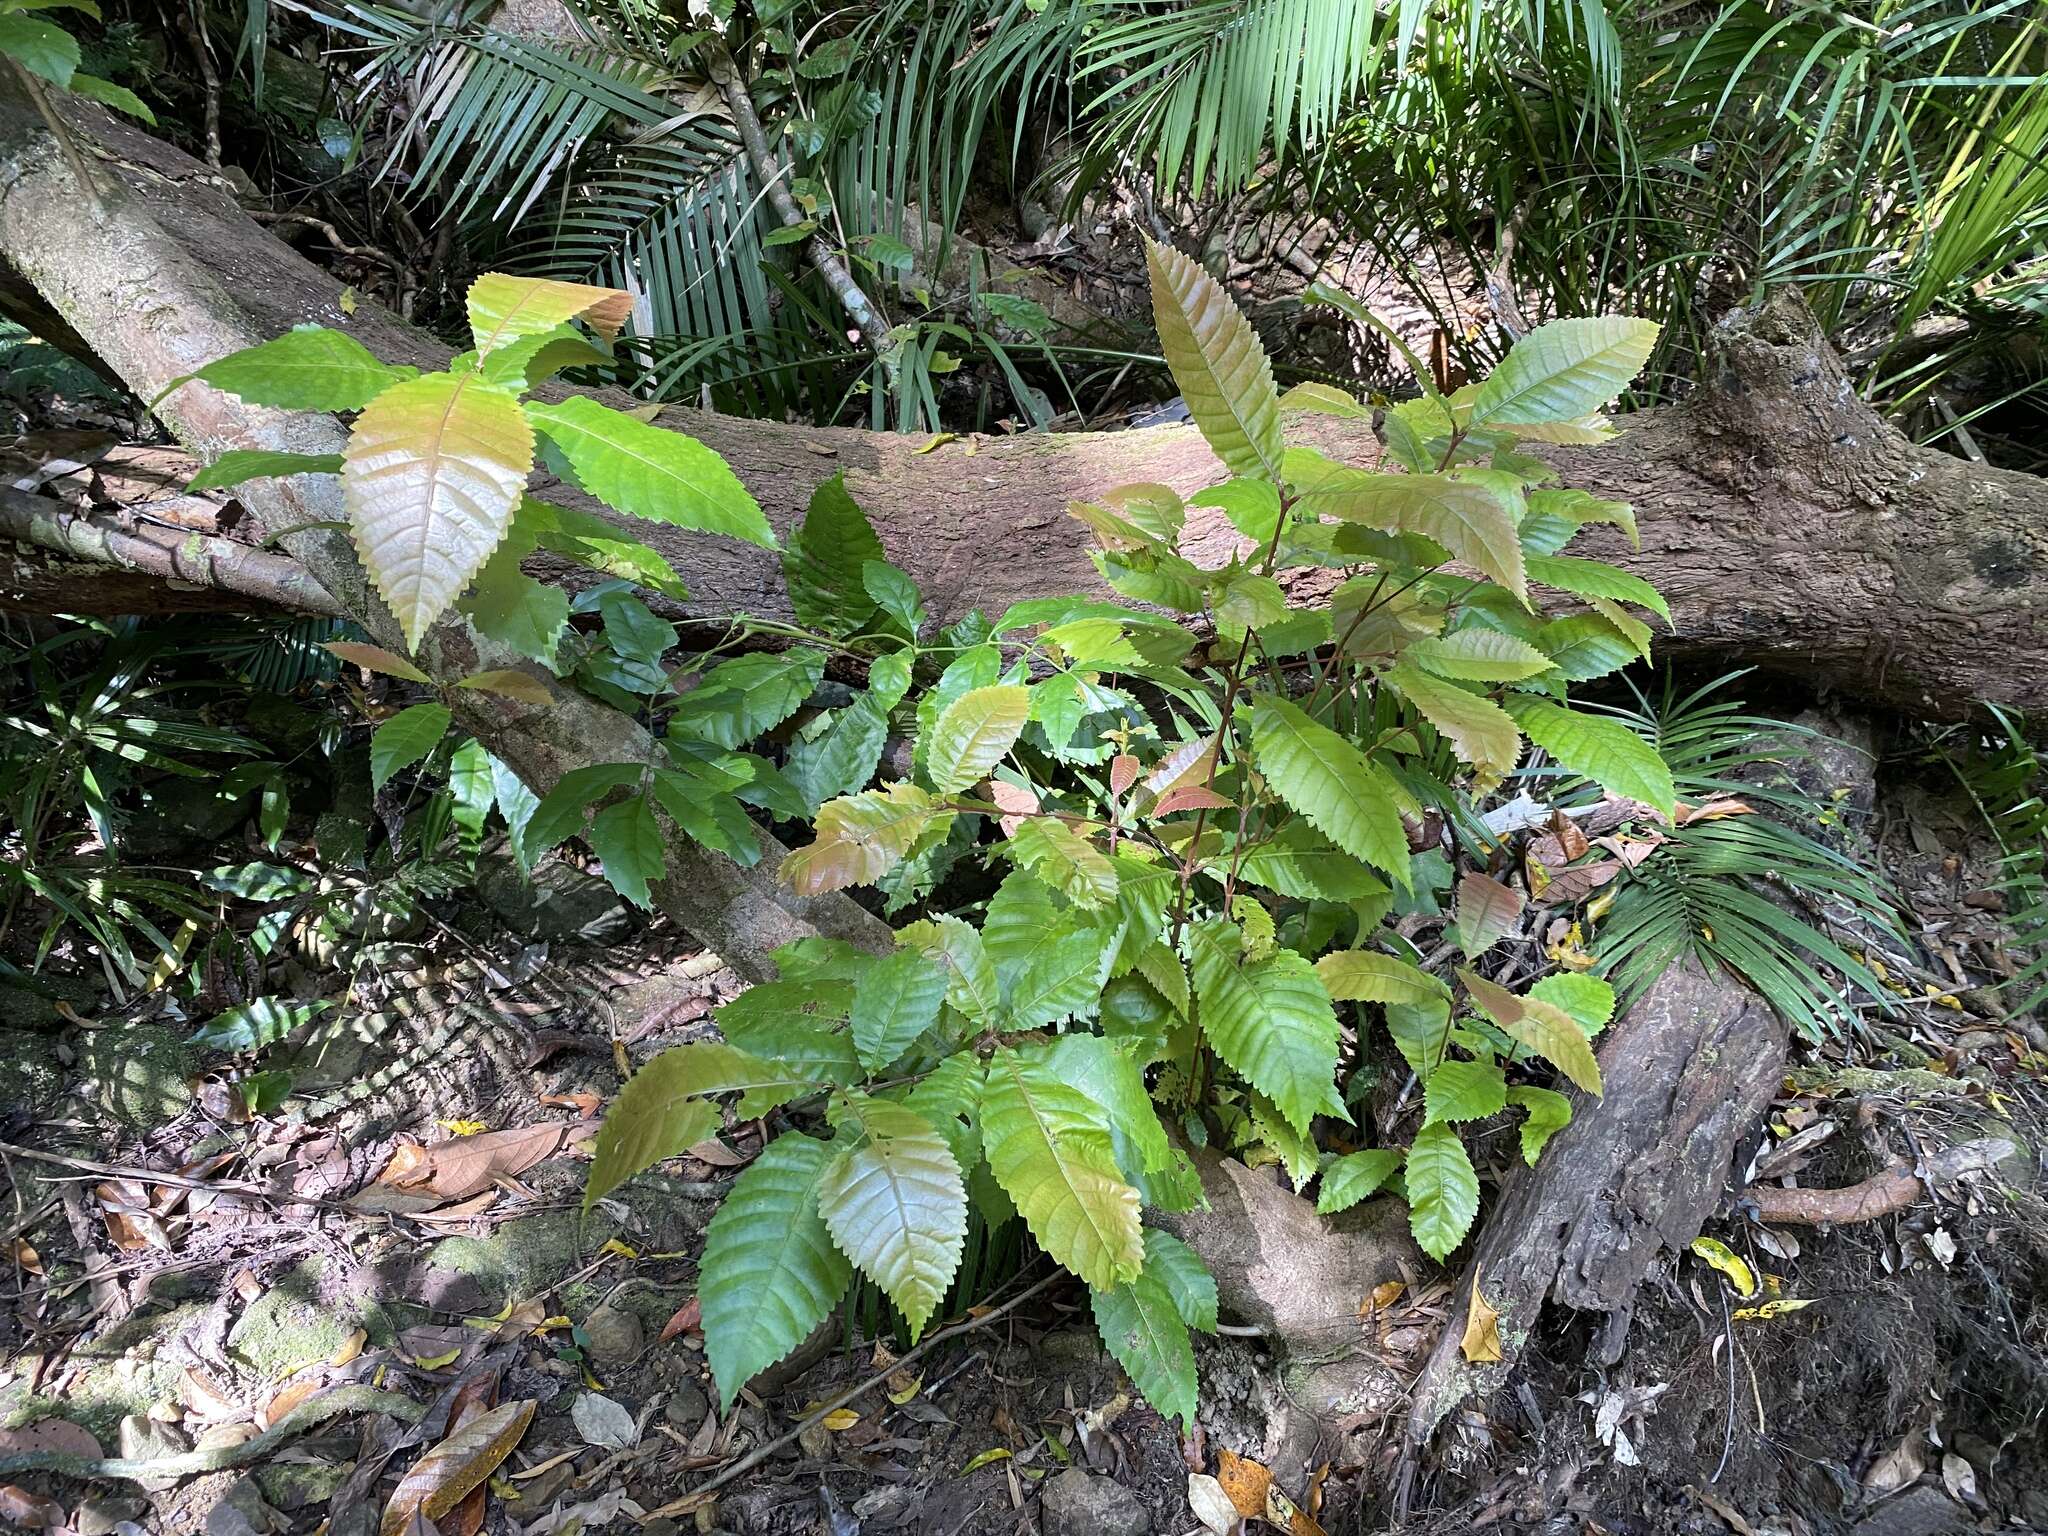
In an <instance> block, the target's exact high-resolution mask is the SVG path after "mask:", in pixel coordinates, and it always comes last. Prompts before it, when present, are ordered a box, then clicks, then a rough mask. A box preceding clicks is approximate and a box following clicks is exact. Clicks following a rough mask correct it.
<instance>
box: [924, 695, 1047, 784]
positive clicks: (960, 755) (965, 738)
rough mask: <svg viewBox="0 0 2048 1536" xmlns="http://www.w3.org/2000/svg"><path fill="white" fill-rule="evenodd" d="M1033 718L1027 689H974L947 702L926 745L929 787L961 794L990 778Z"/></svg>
mask: <svg viewBox="0 0 2048 1536" xmlns="http://www.w3.org/2000/svg"><path fill="white" fill-rule="evenodd" d="M1030 717H1031V695H1030V692H1029V690H1027V689H1025V688H1022V687H1018V686H1016V685H1014V684H999V685H997V686H995V687H992V688H976V689H973V690H971V691H969V692H967V693H964V694H962V695H961V696H960V697H959V698H957V699H955V700H954V701H953V702H952V703H951V704H948V705H947V706H946V707H945V709H944V710H942V711H941V712H940V714H939V718H938V721H937V723H936V724H934V725H933V727H932V735H931V740H930V742H929V743H928V744H927V745H926V747H925V761H926V762H927V764H928V765H929V768H930V772H931V779H932V783H933V785H934V786H935V787H936V788H937V789H938V791H939V793H941V794H948V795H951V794H959V793H961V792H962V791H964V790H968V789H972V788H973V787H974V786H975V785H976V784H977V783H979V782H980V781H981V780H982V779H984V778H986V777H987V776H988V772H989V770H990V769H992V768H994V767H995V765H996V764H997V763H999V762H1001V761H1002V760H1003V758H1004V756H1005V755H1006V754H1007V753H1008V752H1009V750H1010V748H1011V747H1012V746H1014V745H1015V744H1016V741H1017V737H1018V736H1019V735H1020V734H1022V732H1023V730H1024V725H1025V722H1026V721H1027V720H1029V719H1030Z"/></svg>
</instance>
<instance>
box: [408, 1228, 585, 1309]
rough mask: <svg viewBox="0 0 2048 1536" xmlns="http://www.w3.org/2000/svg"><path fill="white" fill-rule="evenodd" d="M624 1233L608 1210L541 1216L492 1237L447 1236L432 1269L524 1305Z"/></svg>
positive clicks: (433, 1254) (432, 1257)
mask: <svg viewBox="0 0 2048 1536" xmlns="http://www.w3.org/2000/svg"><path fill="white" fill-rule="evenodd" d="M618 1233H619V1226H618V1223H617V1222H615V1221H613V1220H612V1219H611V1218H610V1217H609V1216H607V1215H605V1214H604V1213H603V1212H602V1211H592V1212H591V1213H590V1215H589V1216H588V1217H584V1216H580V1215H579V1214H578V1213H577V1212H575V1211H541V1212H538V1213H536V1214H535V1215H532V1216H522V1217H520V1218H518V1219H517V1220H515V1221H507V1222H501V1223H500V1224H499V1225H498V1226H496V1227H494V1228H493V1229H492V1230H491V1233H490V1235H489V1236H487V1237H444V1238H442V1239H441V1241H440V1242H438V1243H436V1244H434V1246H433V1248H432V1249H431V1250H429V1252H428V1253H427V1257H426V1266H427V1268H429V1269H437V1270H442V1271H446V1272H451V1273H455V1274H462V1275H468V1276H469V1277H470V1278H471V1279H473V1280H475V1281H476V1282H477V1284H478V1285H479V1286H481V1287H482V1288H483V1289H484V1291H485V1292H486V1293H488V1294H489V1295H490V1296H491V1298H492V1299H493V1300H494V1301H497V1302H505V1301H520V1300H524V1299H525V1298H527V1297H529V1296H537V1295H539V1294H540V1293H541V1292H542V1291H546V1290H551V1289H553V1288H554V1287H555V1286H558V1285H560V1284H561V1283H562V1281H563V1280H565V1279H566V1278H567V1277H568V1276H570V1275H572V1274H574V1273H575V1272H576V1271H577V1270H579V1269H581V1268H582V1267H583V1266H584V1265H585V1264H588V1263H589V1262H590V1260H591V1257H592V1256H593V1255H594V1254H596V1252H597V1250H598V1249H600V1248H602V1247H603V1246H604V1245H605V1243H606V1242H607V1241H608V1240H609V1239H611V1238H613V1237H616V1236H617V1235H618Z"/></svg>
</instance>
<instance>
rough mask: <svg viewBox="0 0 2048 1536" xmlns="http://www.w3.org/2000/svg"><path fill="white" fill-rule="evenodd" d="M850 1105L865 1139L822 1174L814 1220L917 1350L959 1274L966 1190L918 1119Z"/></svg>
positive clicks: (883, 1105) (948, 1153)
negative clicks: (905, 1328) (890, 1307)
mask: <svg viewBox="0 0 2048 1536" xmlns="http://www.w3.org/2000/svg"><path fill="white" fill-rule="evenodd" d="M869 974H871V975H872V974H873V973H872V972H870V973H869ZM848 1105H849V1107H848V1110H847V1113H846V1127H852V1126H858V1128H859V1131H860V1133H861V1137H860V1140H858V1141H856V1142H855V1143H854V1144H853V1145H851V1146H849V1147H847V1148H846V1149H845V1150H844V1151H843V1152H841V1153H840V1154H839V1155H838V1156H837V1157H835V1158H834V1159H833V1160H832V1162H831V1163H830V1164H829V1165H828V1166H827V1167H826V1169H825V1173H824V1176H823V1177H822V1178H821V1179H820V1180H819V1182H818V1211H819V1214H820V1215H821V1216H823V1217H824V1218H825V1229H826V1230H827V1231H828V1232H830V1233H831V1234H832V1241H833V1242H835V1243H837V1244H838V1245H839V1251H840V1252H841V1253H844V1254H845V1255H846V1256H847V1257H848V1258H849V1259H851V1260H852V1261H853V1262H854V1264H855V1265H856V1266H857V1267H858V1268H859V1269H860V1271H861V1273H863V1274H865V1275H866V1276H867V1277H868V1278H869V1279H870V1280H872V1281H874V1282H875V1284H876V1285H878V1286H880V1287H881V1288H882V1292H883V1294H884V1295H886V1296H887V1297H888V1298H889V1299H890V1300H891V1301H893V1302H895V1303H896V1306H897V1308H898V1310H900V1311H901V1312H902V1313H903V1317H904V1320H905V1321H906V1322H908V1323H909V1324H910V1337H911V1341H912V1342H913V1343H915V1342H916V1340H917V1337H918V1335H919V1334H921V1333H923V1332H924V1325H925V1324H926V1323H927V1322H928V1321H930V1319H931V1315H932V1313H933V1312H935V1311H937V1310H938V1305H939V1302H940V1301H941V1300H942V1299H943V1298H944V1296H945V1294H946V1287H947V1286H949V1285H951V1284H952V1283H953V1274H954V1271H956V1270H957V1269H958V1268H959V1267H960V1250H961V1246H962V1244H963V1243H964V1242H965V1240H966V1236H967V1189H966V1185H965V1184H964V1183H963V1182H962V1179H961V1175H960V1165H959V1164H958V1163H957V1162H955V1161H954V1159H953V1152H952V1149H951V1148H950V1147H949V1146H948V1145H947V1143H946V1139H945V1137H943V1136H941V1135H940V1134H939V1132H938V1131H936V1130H934V1129H933V1128H932V1126H931V1123H930V1122H929V1121H927V1120H926V1119H925V1118H924V1116H922V1115H920V1114H918V1113H917V1112H916V1111H915V1110H913V1109H910V1108H908V1107H907V1106H905V1105H901V1104H892V1103H890V1102H889V1101H888V1100H886V1099H871V1098H868V1097H866V1096H865V1095H857V1094H856V1095H849V1096H848ZM842 1134H844V1128H842Z"/></svg>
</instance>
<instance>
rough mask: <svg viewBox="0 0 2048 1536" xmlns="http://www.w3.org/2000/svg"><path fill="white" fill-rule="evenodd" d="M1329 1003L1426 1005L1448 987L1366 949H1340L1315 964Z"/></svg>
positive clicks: (1416, 968) (1447, 993) (1447, 991)
mask: <svg viewBox="0 0 2048 1536" xmlns="http://www.w3.org/2000/svg"><path fill="white" fill-rule="evenodd" d="M1316 975H1317V976H1318V977H1320V978H1321V980H1322V983H1323V987H1324V989H1325V990H1326V991H1327V992H1328V993H1329V994H1330V997H1331V1000H1332V1001H1334V1002H1339V1003H1426V1002H1430V1001H1432V1000H1433V999H1437V998H1448V997H1449V996H1450V995H1451V993H1450V988H1448V987H1446V986H1445V985H1444V984H1443V983H1442V982H1440V981H1438V980H1437V979H1436V978H1435V977H1434V976H1432V975H1430V974H1429V972H1427V971H1425V970H1423V969H1422V967H1421V966H1419V965H1411V964H1410V963H1409V962H1408V961H1406V960H1401V959H1397V958H1396V957H1395V956H1393V955H1383V954H1379V953H1377V952H1376V951H1373V950H1369V949H1340V950H1335V951H1332V952H1331V953H1330V954H1327V955H1324V956H1323V957H1322V958H1321V959H1319V960H1318V961H1316Z"/></svg>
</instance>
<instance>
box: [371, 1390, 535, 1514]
mask: <svg viewBox="0 0 2048 1536" xmlns="http://www.w3.org/2000/svg"><path fill="white" fill-rule="evenodd" d="M534 1407H535V1403H534V1401H533V1399H532V1398H522V1399H520V1400H519V1401H517V1402H511V1403H505V1404H503V1405H502V1406H500V1407H497V1408H492V1409H488V1410H486V1411H485V1412H483V1413H480V1414H478V1415H477V1416H476V1417H475V1418H473V1419H471V1420H470V1421H469V1422H468V1423H467V1424H464V1425H463V1426H462V1427H461V1428H460V1429H457V1430H455V1431H454V1432H453V1433H451V1434H450V1435H449V1436H448V1438H447V1439H445V1440H443V1441H442V1442H441V1443H440V1444H439V1445H437V1446H435V1447H434V1448H433V1449H432V1450H430V1451H428V1452H427V1453H426V1455H424V1456H422V1457H421V1458H420V1459H419V1460H418V1461H417V1462H415V1463H414V1464H413V1467H412V1470H411V1471H409V1472H407V1473H406V1474H405V1476H404V1477H403V1478H402V1479H401V1480H400V1481H399V1484H398V1487H397V1489H396V1490H395V1491H393V1493H392V1495H391V1502H390V1503H388V1504H386V1505H385V1506H384V1518H383V1521H382V1523H381V1525H380V1527H379V1531H380V1536H403V1533H404V1531H405V1530H406V1528H407V1527H408V1526H409V1525H410V1524H411V1523H412V1519H413V1516H414V1514H415V1513H419V1514H423V1515H425V1516H426V1518H427V1519H429V1520H434V1521H438V1520H440V1519H441V1518H442V1517H443V1516H444V1515H446V1514H448V1513H449V1511H451V1510H453V1509H454V1508H455V1506H456V1505H458V1504H460V1503H461V1502H462V1501H463V1500H464V1499H466V1498H468V1497H469V1494H470V1491H471V1490H472V1489H476V1488H481V1487H482V1486H483V1485H484V1483H485V1482H486V1481H487V1480H488V1479H489V1477H490V1475H491V1474H492V1473H493V1472H495V1471H496V1470H497V1469H498V1465H499V1463H500V1462H502V1461H504V1459H505V1458H506V1457H507V1456H509V1455H511V1454H512V1447H513V1446H515V1445H517V1444H518V1443H519V1438H520V1436H522V1435H524V1434H525V1433H526V1426H527V1425H529V1424H531V1423H532V1422H533V1410H534Z"/></svg>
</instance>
